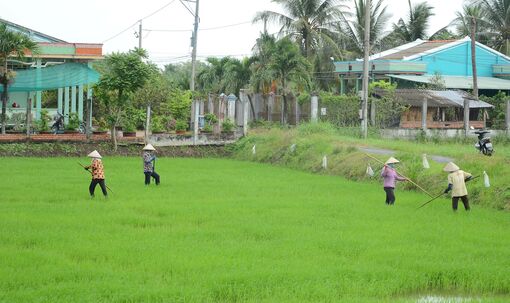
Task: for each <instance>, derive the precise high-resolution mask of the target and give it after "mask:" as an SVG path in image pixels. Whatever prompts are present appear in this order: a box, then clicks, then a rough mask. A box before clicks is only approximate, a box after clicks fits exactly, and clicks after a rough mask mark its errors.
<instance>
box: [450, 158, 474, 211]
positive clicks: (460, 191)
mask: <svg viewBox="0 0 510 303" xmlns="http://www.w3.org/2000/svg"><path fill="white" fill-rule="evenodd" d="M443 170H444V171H445V172H447V173H449V174H448V188H446V189H445V190H444V193H445V194H447V193H448V192H449V191H450V190H451V191H452V208H453V211H457V205H458V204H459V199H460V200H462V203H463V204H464V209H465V210H470V207H469V200H468V192H467V188H466V181H468V180H469V179H471V178H472V177H473V176H472V175H471V174H470V173H468V172H465V171H463V170H461V169H460V168H459V167H458V166H457V165H455V163H453V162H450V163H448V164H446V166H445V167H444V168H443Z"/></svg>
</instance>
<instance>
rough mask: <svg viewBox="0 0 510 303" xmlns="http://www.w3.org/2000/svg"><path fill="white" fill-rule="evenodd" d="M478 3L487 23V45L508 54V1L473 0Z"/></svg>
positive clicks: (509, 18)
mask: <svg viewBox="0 0 510 303" xmlns="http://www.w3.org/2000/svg"><path fill="white" fill-rule="evenodd" d="M470 2H471V3H472V4H478V5H480V8H481V14H482V15H483V17H482V19H483V22H484V23H486V25H487V34H488V36H489V39H490V40H489V41H488V45H489V46H491V47H493V48H495V49H496V50H498V51H500V52H502V53H504V54H506V55H510V1H508V0H473V1H470Z"/></svg>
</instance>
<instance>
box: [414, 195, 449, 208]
mask: <svg viewBox="0 0 510 303" xmlns="http://www.w3.org/2000/svg"><path fill="white" fill-rule="evenodd" d="M442 195H444V192H443V193H440V194H439V195H437V196H435V197H434V198H432V199H430V200H428V201H427V202H425V203H423V204H422V205H421V206H420V207H418V208H417V210H418V209H420V208H422V207H423V206H425V205H427V204H429V203H430V202H432V201H434V200H436V199H437V198H439V197H441V196H442Z"/></svg>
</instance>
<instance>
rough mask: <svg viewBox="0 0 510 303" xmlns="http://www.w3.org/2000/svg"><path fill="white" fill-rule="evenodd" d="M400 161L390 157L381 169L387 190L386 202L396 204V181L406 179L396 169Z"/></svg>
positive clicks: (385, 189)
mask: <svg viewBox="0 0 510 303" xmlns="http://www.w3.org/2000/svg"><path fill="white" fill-rule="evenodd" d="M397 163H400V161H398V160H397V159H395V158H393V157H390V158H389V159H388V161H386V163H384V167H383V169H382V171H381V176H382V177H383V178H384V191H385V192H386V204H387V205H394V204H395V193H394V190H395V182H396V181H406V180H407V179H406V178H403V177H401V176H399V175H398V173H397V171H396V170H395V165H396V164H397Z"/></svg>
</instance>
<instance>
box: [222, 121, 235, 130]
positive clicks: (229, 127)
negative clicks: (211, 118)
mask: <svg viewBox="0 0 510 303" xmlns="http://www.w3.org/2000/svg"><path fill="white" fill-rule="evenodd" d="M221 128H222V132H224V133H233V132H234V129H235V124H234V123H233V122H232V121H231V120H230V119H227V120H225V121H224V122H223V123H222V124H221Z"/></svg>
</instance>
